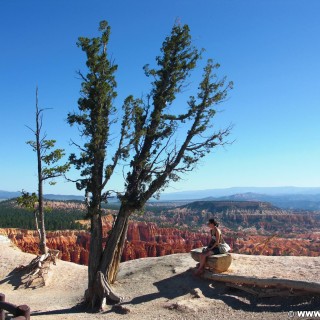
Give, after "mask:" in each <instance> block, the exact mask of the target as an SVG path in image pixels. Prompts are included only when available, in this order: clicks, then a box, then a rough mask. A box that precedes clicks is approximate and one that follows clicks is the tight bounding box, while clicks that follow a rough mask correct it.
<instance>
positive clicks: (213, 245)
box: [195, 218, 221, 275]
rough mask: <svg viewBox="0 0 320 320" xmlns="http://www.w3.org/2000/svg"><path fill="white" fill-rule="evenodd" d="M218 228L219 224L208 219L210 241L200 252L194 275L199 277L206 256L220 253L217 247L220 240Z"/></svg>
mask: <svg viewBox="0 0 320 320" xmlns="http://www.w3.org/2000/svg"><path fill="white" fill-rule="evenodd" d="M218 226H219V223H218V222H217V221H216V220H215V219H213V218H212V219H209V222H208V227H209V228H210V234H211V241H210V243H209V245H208V246H207V247H206V248H204V249H203V250H202V253H201V255H200V263H199V267H198V269H197V271H196V272H195V274H196V275H200V274H201V273H202V272H203V270H204V265H205V263H206V259H207V257H208V256H211V255H212V254H220V253H221V252H220V250H219V247H218V245H219V243H220V239H221V231H220V229H219V228H218Z"/></svg>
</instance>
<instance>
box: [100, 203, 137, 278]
mask: <svg viewBox="0 0 320 320" xmlns="http://www.w3.org/2000/svg"><path fill="white" fill-rule="evenodd" d="M130 214H131V210H130V209H128V208H126V207H124V206H121V207H120V210H119V213H118V215H117V219H116V221H115V224H114V226H113V228H112V232H111V234H110V236H109V238H108V242H107V245H106V247H105V250H104V253H103V258H102V261H101V266H100V270H101V272H103V273H104V275H105V277H106V280H107V281H108V282H109V283H114V282H115V281H116V278H117V275H118V271H119V265H120V260H121V256H122V252H123V247H124V244H125V241H126V239H127V231H128V221H129V216H130Z"/></svg>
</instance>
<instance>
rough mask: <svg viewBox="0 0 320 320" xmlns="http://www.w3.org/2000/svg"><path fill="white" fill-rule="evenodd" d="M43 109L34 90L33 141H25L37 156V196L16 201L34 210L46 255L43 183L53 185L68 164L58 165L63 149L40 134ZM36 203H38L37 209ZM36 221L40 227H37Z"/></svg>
mask: <svg viewBox="0 0 320 320" xmlns="http://www.w3.org/2000/svg"><path fill="white" fill-rule="evenodd" d="M44 110H45V109H39V106H38V88H36V112H35V116H36V128H35V129H32V128H30V127H28V128H29V129H30V130H31V131H32V132H33V133H34V135H35V140H30V141H27V144H29V145H30V146H31V147H32V149H33V151H35V152H36V155H37V180H38V195H37V196H36V194H35V193H32V194H29V193H28V192H24V191H23V192H22V196H21V197H20V198H19V199H18V203H19V204H20V205H22V206H24V207H26V208H29V209H31V208H32V207H33V208H34V209H35V210H34V215H35V224H36V228H37V231H38V233H39V236H40V242H39V251H40V253H41V254H46V253H47V246H46V228H45V219H44V216H45V212H44V199H43V183H44V182H45V181H48V182H49V184H50V185H54V184H55V183H56V182H55V178H58V177H61V176H63V175H64V174H65V173H66V171H68V169H69V163H65V164H62V165H59V164H58V163H59V161H60V160H61V159H62V158H63V157H64V155H65V153H64V150H63V149H54V148H55V144H56V140H48V139H47V135H46V133H43V132H42V126H43V112H44ZM36 202H38V206H37V208H35V206H36ZM38 220H39V224H40V226H38Z"/></svg>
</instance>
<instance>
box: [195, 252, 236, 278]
mask: <svg viewBox="0 0 320 320" xmlns="http://www.w3.org/2000/svg"><path fill="white" fill-rule="evenodd" d="M202 249H203V248H198V249H193V250H191V251H190V253H191V257H192V258H193V259H194V260H195V261H197V262H200V256H201V253H202ZM231 262H232V256H231V253H222V254H213V255H211V256H208V257H207V260H206V263H205V267H206V268H209V269H210V270H212V271H213V272H216V273H221V272H224V271H227V270H228V268H229V267H230V265H231Z"/></svg>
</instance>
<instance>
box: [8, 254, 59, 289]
mask: <svg viewBox="0 0 320 320" xmlns="http://www.w3.org/2000/svg"><path fill="white" fill-rule="evenodd" d="M58 255H59V250H50V249H49V250H48V253H47V254H43V255H41V256H37V257H35V258H34V259H33V260H32V261H31V262H30V263H29V264H27V265H25V266H24V265H20V266H19V267H17V268H15V269H14V270H13V271H14V272H23V273H25V280H24V286H25V288H29V287H30V286H31V285H32V284H33V283H34V281H35V280H36V279H40V283H38V285H37V287H43V286H45V285H46V279H45V278H46V275H47V274H48V272H49V269H50V264H51V263H53V264H54V265H56V259H57V257H58Z"/></svg>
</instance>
